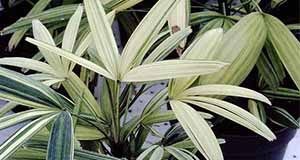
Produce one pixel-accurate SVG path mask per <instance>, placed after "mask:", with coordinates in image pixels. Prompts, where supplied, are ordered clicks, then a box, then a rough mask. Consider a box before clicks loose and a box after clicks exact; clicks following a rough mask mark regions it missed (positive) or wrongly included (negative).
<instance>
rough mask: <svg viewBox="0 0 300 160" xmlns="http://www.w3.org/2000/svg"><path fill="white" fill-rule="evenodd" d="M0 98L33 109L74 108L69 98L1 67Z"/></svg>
mask: <svg viewBox="0 0 300 160" xmlns="http://www.w3.org/2000/svg"><path fill="white" fill-rule="evenodd" d="M0 98H2V99H5V100H9V101H12V102H16V103H19V104H23V105H27V106H29V107H33V108H35V107H37V108H39V107H43V108H44V107H46V108H48V107H56V108H67V109H70V108H72V103H71V102H70V101H69V100H68V99H67V98H65V97H64V96H62V95H60V94H58V93H57V92H55V91H54V90H52V89H51V88H49V87H47V86H46V85H44V84H42V83H41V82H38V81H36V80H33V79H31V78H29V77H27V76H25V75H22V74H20V73H17V72H14V71H10V70H7V69H4V68H1V67H0Z"/></svg>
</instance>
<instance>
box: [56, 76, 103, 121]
mask: <svg viewBox="0 0 300 160" xmlns="http://www.w3.org/2000/svg"><path fill="white" fill-rule="evenodd" d="M62 84H63V86H64V88H65V90H66V91H67V92H68V94H69V95H70V97H71V98H72V100H73V101H74V102H78V103H79V105H81V107H80V108H81V109H83V110H87V111H89V113H90V114H92V115H94V116H96V117H103V114H102V112H101V108H102V107H100V105H99V104H98V103H97V100H96V99H95V97H94V95H93V94H92V93H91V91H90V90H89V88H88V87H87V86H86V85H85V84H84V83H83V82H82V81H81V79H80V78H79V77H78V76H77V75H76V74H75V73H73V72H70V73H69V76H68V79H66V80H65V81H63V82H62Z"/></svg>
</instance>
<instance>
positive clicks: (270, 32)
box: [177, 0, 300, 128]
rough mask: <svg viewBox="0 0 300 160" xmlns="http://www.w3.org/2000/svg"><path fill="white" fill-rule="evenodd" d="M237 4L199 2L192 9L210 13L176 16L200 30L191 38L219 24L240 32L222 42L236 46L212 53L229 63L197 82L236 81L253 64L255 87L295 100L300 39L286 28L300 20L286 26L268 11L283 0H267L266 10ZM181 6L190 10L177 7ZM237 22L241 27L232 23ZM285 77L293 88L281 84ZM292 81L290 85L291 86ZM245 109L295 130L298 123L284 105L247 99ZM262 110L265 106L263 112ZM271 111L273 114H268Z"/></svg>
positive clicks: (254, 4)
mask: <svg viewBox="0 0 300 160" xmlns="http://www.w3.org/2000/svg"><path fill="white" fill-rule="evenodd" d="M240 2H241V3H240V4H234V3H235V2H234V1H226V0H219V1H218V2H217V4H203V3H200V2H198V3H196V5H194V6H192V8H194V10H197V9H198V10H199V8H206V9H207V10H208V11H199V12H198V11H197V12H193V13H191V14H190V18H189V17H188V16H183V15H181V16H178V17H177V19H179V20H180V19H181V22H184V21H186V19H190V21H189V22H187V23H185V25H189V24H190V25H192V26H194V27H196V26H199V25H200V26H201V27H200V29H199V31H198V32H197V31H195V33H196V34H195V37H198V36H201V35H203V33H205V32H207V31H208V30H211V29H214V28H220V27H221V28H223V29H224V31H225V32H226V31H228V32H230V30H234V28H235V29H236V31H237V30H239V31H238V32H239V34H235V32H232V35H231V36H228V37H227V38H228V41H231V43H230V42H228V43H223V45H224V46H225V45H226V46H227V45H232V47H231V48H234V47H233V46H235V48H236V49H235V50H231V51H230V52H226V50H225V51H223V52H222V53H221V54H218V56H215V57H211V59H212V60H219V61H224V62H228V63H231V64H230V66H229V67H225V68H224V69H222V71H221V72H217V73H214V74H212V75H208V76H207V77H208V78H203V79H200V80H199V84H208V83H222V84H232V85H240V84H241V83H242V82H243V81H244V80H245V79H246V78H247V77H248V75H249V73H250V72H251V71H252V70H253V68H255V67H256V68H257V69H258V72H259V74H258V77H259V78H258V79H259V81H258V82H257V84H256V86H257V88H258V89H259V90H261V91H262V92H264V93H265V94H266V95H267V96H268V97H269V98H271V99H279V100H281V101H282V100H292V101H295V100H296V101H298V100H299V95H300V94H299V82H300V79H299V74H298V73H299V72H297V70H296V68H299V67H300V65H299V64H300V63H299V62H298V60H299V58H300V54H299V49H300V43H299V41H298V40H297V39H296V37H295V36H294V35H293V33H292V32H291V31H290V30H296V29H299V24H290V25H285V24H283V22H281V21H280V20H279V19H278V18H276V17H274V16H272V15H270V14H268V13H267V12H271V11H272V9H273V8H276V7H278V6H280V5H282V4H284V3H285V2H286V1H271V2H270V4H268V5H267V7H264V9H265V10H266V11H265V12H264V11H263V10H262V9H261V8H260V6H259V5H258V4H259V3H260V2H261V1H251V0H250V1H246V0H245V1H244V0H241V1H240ZM184 8H185V9H184ZM181 10H188V8H186V6H184V5H181ZM241 21H243V23H241ZM237 22H239V24H240V25H238V24H236V23H237ZM231 28H232V29H231ZM237 44H238V45H237ZM224 46H223V47H224ZM288 77H290V78H291V79H292V81H293V82H294V84H295V87H294V88H286V87H283V86H284V82H283V81H284V80H285V79H287V78H288ZM291 83H292V82H291ZM294 84H288V85H289V87H293V85H294ZM285 86H286V85H285ZM248 107H249V110H250V111H251V112H252V113H253V114H254V115H256V116H257V117H258V118H260V119H261V120H262V121H264V122H266V120H267V118H269V119H270V120H271V121H272V122H275V123H276V124H278V125H280V126H284V127H292V128H299V122H297V121H296V120H295V118H293V117H292V116H291V115H290V114H289V113H288V112H287V111H285V110H284V109H283V108H278V107H267V106H264V105H263V104H261V103H252V101H249V106H248ZM265 110H268V111H267V113H266V111H265ZM273 114H275V115H276V116H275V117H276V118H275V117H273V118H272V117H266V115H273ZM296 116H299V113H298V115H296ZM274 118H275V119H274Z"/></svg>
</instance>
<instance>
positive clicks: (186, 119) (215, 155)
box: [170, 100, 223, 160]
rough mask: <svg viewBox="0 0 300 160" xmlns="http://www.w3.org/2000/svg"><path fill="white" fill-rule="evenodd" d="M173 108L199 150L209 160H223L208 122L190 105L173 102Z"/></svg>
mask: <svg viewBox="0 0 300 160" xmlns="http://www.w3.org/2000/svg"><path fill="white" fill-rule="evenodd" d="M170 103H171V107H172V109H173V111H174V113H175V115H176V117H177V119H178V121H179V122H180V124H181V125H182V127H183V128H184V130H185V132H186V134H187V135H188V136H189V138H190V139H191V140H192V142H193V143H194V145H195V146H196V147H197V149H198V150H199V151H200V152H201V153H202V154H203V156H204V157H205V158H206V159H209V160H222V159H223V155H222V151H221V149H220V146H219V144H218V141H217V138H216V137H215V135H214V133H213V132H212V130H211V128H210V127H209V125H208V124H207V122H206V121H205V120H204V119H203V118H202V117H201V116H200V115H199V114H198V113H197V112H196V111H195V110H194V109H193V108H192V107H190V106H189V105H187V104H185V103H182V102H180V101H175V100H172V101H171V102H170Z"/></svg>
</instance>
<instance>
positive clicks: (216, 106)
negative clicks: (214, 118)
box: [183, 96, 276, 141]
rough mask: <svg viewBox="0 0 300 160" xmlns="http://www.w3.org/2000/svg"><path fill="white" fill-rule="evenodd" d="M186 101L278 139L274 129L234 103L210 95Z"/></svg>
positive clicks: (258, 132)
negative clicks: (273, 131) (209, 96)
mask: <svg viewBox="0 0 300 160" xmlns="http://www.w3.org/2000/svg"><path fill="white" fill-rule="evenodd" d="M183 101H184V102H187V103H191V104H194V105H196V106H199V107H201V108H204V109H206V110H209V111H211V112H214V113H216V114H219V115H221V116H223V117H225V118H228V119H230V120H232V121H234V122H236V123H238V124H241V125H242V126H244V127H247V128H249V129H251V130H252V131H254V132H256V133H257V134H259V135H261V136H263V137H265V138H266V139H268V140H270V141H272V140H274V139H276V137H275V135H274V134H273V133H272V131H271V130H270V129H269V128H268V127H267V126H266V125H265V124H264V123H262V122H261V121H259V119H257V118H256V117H255V116H253V115H252V114H251V113H249V112H247V111H245V110H244V109H242V108H241V107H239V106H236V105H234V104H232V103H229V102H226V101H222V100H219V99H215V98H208V97H200V96H199V97H187V98H186V100H183Z"/></svg>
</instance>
